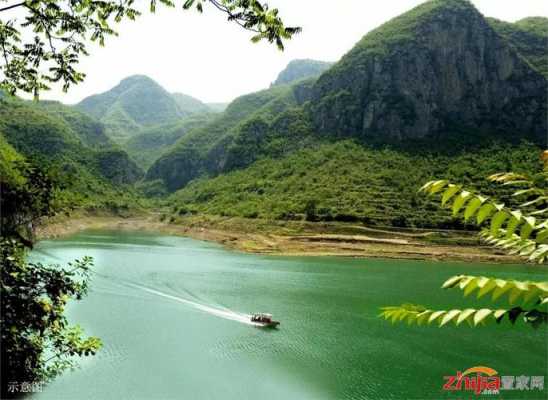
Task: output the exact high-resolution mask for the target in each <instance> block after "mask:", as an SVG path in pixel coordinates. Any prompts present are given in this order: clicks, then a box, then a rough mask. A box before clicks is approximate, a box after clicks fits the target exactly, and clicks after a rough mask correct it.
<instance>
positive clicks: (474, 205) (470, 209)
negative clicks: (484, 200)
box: [464, 197, 481, 221]
mask: <svg viewBox="0 0 548 400" xmlns="http://www.w3.org/2000/svg"><path fill="white" fill-rule="evenodd" d="M480 206H481V199H480V198H479V197H474V198H473V199H472V200H470V201H469V202H468V205H467V206H466V210H464V220H465V221H468V220H469V219H470V217H472V216H473V215H474V214H475V213H476V211H477V210H478V208H479V207H480Z"/></svg>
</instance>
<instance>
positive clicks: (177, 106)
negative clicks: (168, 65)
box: [76, 75, 209, 141]
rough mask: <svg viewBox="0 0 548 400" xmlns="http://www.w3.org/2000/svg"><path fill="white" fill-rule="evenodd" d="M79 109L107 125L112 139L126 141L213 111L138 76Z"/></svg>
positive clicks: (86, 101)
mask: <svg viewBox="0 0 548 400" xmlns="http://www.w3.org/2000/svg"><path fill="white" fill-rule="evenodd" d="M76 108H77V109H79V110H81V111H84V112H85V113H87V114H89V115H90V116H92V117H94V118H96V119H97V120H99V121H100V122H102V123H103V124H104V125H105V126H106V133H107V135H108V136H109V137H111V138H113V139H115V140H117V141H123V140H124V139H127V138H128V137H131V136H134V135H135V134H136V133H137V132H139V130H140V129H142V128H146V127H150V126H153V125H158V124H165V123H169V122H175V121H178V120H180V119H182V118H184V117H185V116H188V115H191V114H195V113H197V112H207V111H208V110H209V108H208V107H207V106H205V105H204V104H203V103H201V102H200V101H199V100H196V99H194V98H192V97H190V96H186V95H183V94H180V93H177V94H174V95H172V94H170V93H168V92H167V91H166V90H165V89H164V88H162V87H161V86H160V85H159V84H157V83H156V82H155V81H153V80H152V79H150V78H148V77H146V76H142V75H135V76H131V77H129V78H126V79H124V80H122V81H121V82H120V83H119V84H118V85H117V86H116V87H114V88H112V89H111V90H109V91H108V92H105V93H102V94H97V95H94V96H90V97H87V98H85V99H84V100H82V101H81V102H80V103H78V104H77V105H76Z"/></svg>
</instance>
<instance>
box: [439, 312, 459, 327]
mask: <svg viewBox="0 0 548 400" xmlns="http://www.w3.org/2000/svg"><path fill="white" fill-rule="evenodd" d="M460 313H461V311H460V310H451V311H449V312H448V313H447V314H445V315H444V317H443V318H442V320H441V323H440V328H441V327H442V326H444V325H445V324H447V323H448V322H450V321H451V320H452V319H453V318H455V317H456V316H457V315H459V314H460Z"/></svg>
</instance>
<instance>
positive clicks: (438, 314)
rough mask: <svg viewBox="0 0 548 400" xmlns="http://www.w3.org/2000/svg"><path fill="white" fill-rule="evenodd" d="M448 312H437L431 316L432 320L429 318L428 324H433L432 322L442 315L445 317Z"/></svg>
mask: <svg viewBox="0 0 548 400" xmlns="http://www.w3.org/2000/svg"><path fill="white" fill-rule="evenodd" d="M446 312H447V311H435V312H433V313H432V315H430V318H428V323H429V324H431V323H432V322H434V321H435V320H436V319H437V318H439V317H441V316H442V315H444V314H445V313H446Z"/></svg>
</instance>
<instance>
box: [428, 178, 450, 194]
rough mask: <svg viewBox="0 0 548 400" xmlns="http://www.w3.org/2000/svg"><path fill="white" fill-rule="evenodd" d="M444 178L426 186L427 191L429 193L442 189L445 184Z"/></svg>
mask: <svg viewBox="0 0 548 400" xmlns="http://www.w3.org/2000/svg"><path fill="white" fill-rule="evenodd" d="M447 183H448V182H447V181H446V180H441V181H436V182H434V183H433V184H432V186H430V187H429V188H428V192H429V193H430V194H435V193H438V192H439V191H440V190H442V189H443V188H444V187H445V186H446V185H447Z"/></svg>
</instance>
